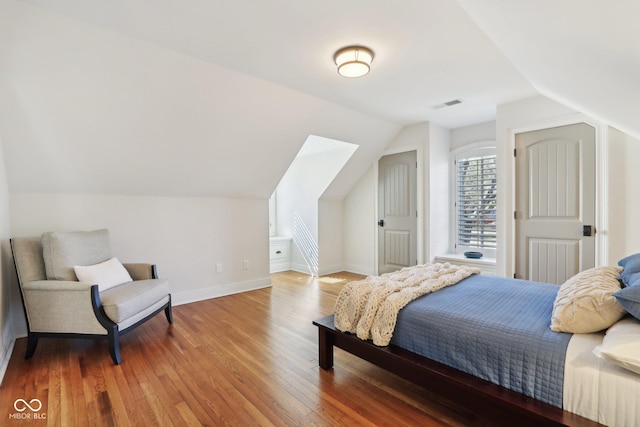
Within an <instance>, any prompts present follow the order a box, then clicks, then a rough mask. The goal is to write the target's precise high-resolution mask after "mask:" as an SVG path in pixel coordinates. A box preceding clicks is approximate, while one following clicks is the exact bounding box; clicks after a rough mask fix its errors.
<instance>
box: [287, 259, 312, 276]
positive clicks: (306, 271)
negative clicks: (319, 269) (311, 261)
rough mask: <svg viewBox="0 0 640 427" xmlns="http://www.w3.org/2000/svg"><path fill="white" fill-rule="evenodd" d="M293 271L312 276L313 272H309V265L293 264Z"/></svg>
mask: <svg viewBox="0 0 640 427" xmlns="http://www.w3.org/2000/svg"><path fill="white" fill-rule="evenodd" d="M291 270H292V271H295V272H298V273H302V274H308V275H311V271H309V266H308V265H307V264H298V263H295V262H292V263H291Z"/></svg>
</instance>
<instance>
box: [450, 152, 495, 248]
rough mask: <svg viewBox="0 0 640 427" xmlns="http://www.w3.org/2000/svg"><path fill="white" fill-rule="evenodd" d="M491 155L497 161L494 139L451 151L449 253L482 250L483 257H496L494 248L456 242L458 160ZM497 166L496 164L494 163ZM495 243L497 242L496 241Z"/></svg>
mask: <svg viewBox="0 0 640 427" xmlns="http://www.w3.org/2000/svg"><path fill="white" fill-rule="evenodd" d="M488 155H493V156H496V162H497V147H496V142H495V141H482V142H477V143H472V144H467V145H465V146H463V147H460V148H458V149H456V150H453V151H452V152H451V162H450V165H451V166H450V171H451V181H450V182H451V183H452V185H451V200H452V203H451V206H452V207H451V224H453V227H451V236H450V242H451V248H450V251H451V253H454V254H462V253H464V252H466V251H474V252H482V254H483V255H484V257H487V258H495V257H496V248H481V247H476V246H466V245H460V244H459V243H458V231H459V230H458V225H459V224H458V222H459V216H458V161H459V160H461V159H468V158H470V157H477V156H488ZM496 167H497V164H496ZM497 176H498V172H497V170H496V179H497ZM496 202H497V201H496ZM496 232H497V224H496ZM496 244H497V242H496Z"/></svg>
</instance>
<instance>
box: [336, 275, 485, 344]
mask: <svg viewBox="0 0 640 427" xmlns="http://www.w3.org/2000/svg"><path fill="white" fill-rule="evenodd" d="M472 274H480V270H479V269H477V268H472V267H466V266H456V265H451V264H449V263H441V264H440V263H438V264H424V265H417V266H415V267H405V268H403V269H402V270H399V271H394V272H392V273H386V274H383V275H381V276H369V277H367V278H365V279H363V280H358V281H354V282H349V283H347V284H346V285H345V286H344V287H343V288H342V290H341V291H340V294H339V295H338V299H337V300H336V305H335V308H334V312H335V316H334V324H335V326H336V328H337V329H338V330H340V331H343V332H350V333H355V334H356V335H357V336H358V338H360V339H362V340H369V339H371V340H373V343H374V344H375V345H377V346H386V345H389V342H390V341H391V336H392V335H393V330H394V328H395V327H396V320H397V318H398V312H399V311H400V309H402V308H403V307H404V306H405V305H407V304H408V303H409V302H411V301H413V300H414V299H416V298H418V297H420V296H422V295H426V294H428V293H431V292H435V291H437V290H439V289H442V288H444V287H446V286H450V285H453V284H456V283H458V282H459V281H461V280H462V279H465V278H467V277H469V276H471V275H472Z"/></svg>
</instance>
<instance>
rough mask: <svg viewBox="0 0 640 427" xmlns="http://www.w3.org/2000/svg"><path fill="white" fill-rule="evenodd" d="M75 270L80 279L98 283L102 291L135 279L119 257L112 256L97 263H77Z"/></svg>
mask: <svg viewBox="0 0 640 427" xmlns="http://www.w3.org/2000/svg"><path fill="white" fill-rule="evenodd" d="M73 270H74V271H75V272H76V276H78V280H79V281H81V282H89V283H92V284H94V285H98V290H99V291H100V292H102V291H104V290H106V289H109V288H113V287H114V286H118V285H121V284H123V283H126V282H131V281H132V280H133V279H132V278H131V276H130V275H129V272H128V271H127V269H126V268H124V266H123V265H122V264H121V263H120V261H118V258H111V259H109V260H107V261H104V262H101V263H100V264H95V265H89V266H81V265H76V266H75V267H73Z"/></svg>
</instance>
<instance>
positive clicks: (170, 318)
mask: <svg viewBox="0 0 640 427" xmlns="http://www.w3.org/2000/svg"><path fill="white" fill-rule="evenodd" d="M164 315H165V316H167V322H169V324H173V312H172V311H171V302H169V305H168V306H167V308H165V309H164Z"/></svg>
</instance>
